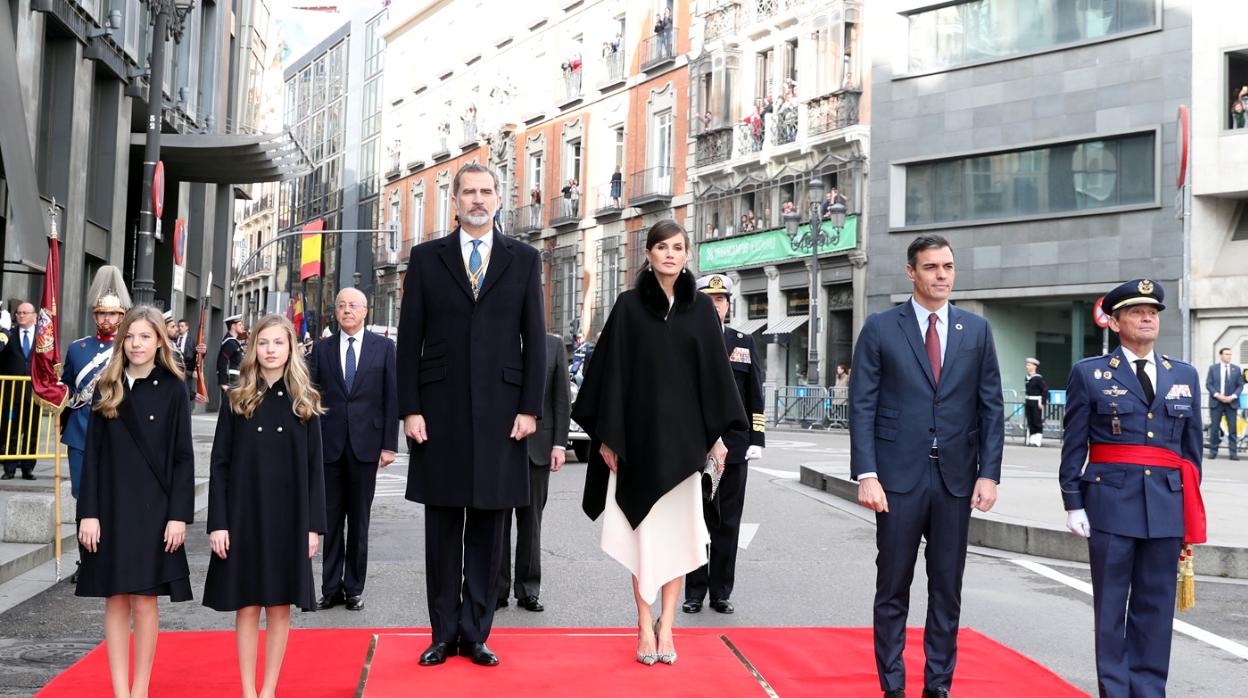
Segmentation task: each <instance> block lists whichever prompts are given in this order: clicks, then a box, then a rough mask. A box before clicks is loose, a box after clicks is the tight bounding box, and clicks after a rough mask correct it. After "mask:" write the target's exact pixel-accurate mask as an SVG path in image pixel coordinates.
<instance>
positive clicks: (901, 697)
mask: <svg viewBox="0 0 1248 698" xmlns="http://www.w3.org/2000/svg"><path fill="white" fill-rule="evenodd" d="M884 698H906V689H904V688H894V689H893V690H891V691H884Z"/></svg>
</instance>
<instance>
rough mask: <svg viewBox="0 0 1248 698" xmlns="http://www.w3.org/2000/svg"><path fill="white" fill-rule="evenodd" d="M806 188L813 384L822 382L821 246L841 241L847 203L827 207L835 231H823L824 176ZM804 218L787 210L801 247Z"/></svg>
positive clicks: (786, 217) (809, 368)
mask: <svg viewBox="0 0 1248 698" xmlns="http://www.w3.org/2000/svg"><path fill="white" fill-rule="evenodd" d="M806 188H807V191H808V195H809V197H810V203H809V214H810V224H809V225H810V232H809V233H807V236H808V240H807V242H809V243H810V260H809V261H808V262H807V263H806V264H807V267H808V268H809V270H810V299H809V300H808V302H807V308H808V311H809V314H810V316H809V318H808V319H807V335H808V337H809V340H808V341H807V342H806V349H807V352H806V382H807V383H808V384H810V385H819V343H818V339H819V249H820V248H821V247H822V246H823V245H825V244H828V245H836V244H837V243H839V242H840V241H841V230H842V229H843V228H844V227H845V204H842V203H841V202H839V201H836V202H833V204H832V205H831V206H830V207H828V218H829V222H830V223H831V224H832V231H831V232H830V233H824V232H823V190H824V184H823V180H822V179H820V178H818V177H814V178H812V179H811V180H810V182H808V183H807V184H806ZM801 220H802V215H801V214H800V213H798V212H797V210H796V209H794V210H792V211H789V212H787V213H785V214H784V227H785V232H787V233H788V235H789V240H791V241H792V242H793V245H794V247H799V246H800V245H801V244H802V242H803V241H802V240H801V236H800V234H799V233H798V227H799V226H800V225H801Z"/></svg>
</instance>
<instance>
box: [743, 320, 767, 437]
mask: <svg viewBox="0 0 1248 698" xmlns="http://www.w3.org/2000/svg"><path fill="white" fill-rule="evenodd" d="M746 339H747V340H748V341H749V344H750V379H749V381H748V385H746V405H745V410H746V411H747V412H749V413H750V414H749V418H750V445H751V446H758V447H759V448H762V447H763V446H765V445H767V444H766V434H767V421H766V416H765V415H766V411H767V406H766V403H765V402H764V400H763V366H762V362H761V361H759V357H758V347H757V346H756V345H755V344H754V338H753V337H750V336H749V335H746Z"/></svg>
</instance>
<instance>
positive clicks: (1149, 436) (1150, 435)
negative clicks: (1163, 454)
mask: <svg viewBox="0 0 1248 698" xmlns="http://www.w3.org/2000/svg"><path fill="white" fill-rule="evenodd" d="M1148 438H1150V439H1151V438H1153V432H1151V431H1150V432H1148Z"/></svg>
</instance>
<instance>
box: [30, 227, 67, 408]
mask: <svg viewBox="0 0 1248 698" xmlns="http://www.w3.org/2000/svg"><path fill="white" fill-rule="evenodd" d="M60 295H61V255H60V253H59V251H58V249H57V239H56V221H53V222H52V234H51V235H49V236H48V266H47V271H46V272H45V273H44V275H43V295H42V296H41V297H40V300H39V319H38V321H37V322H36V323H35V349H34V357H33V358H31V360H30V383H31V387H32V388H33V389H34V391H35V398H36V399H38V401H39V402H40V403H41V404H42V405H44V407H46V408H48V409H52V410H55V411H58V412H59V411H60V410H61V409H62V408H64V407H65V400H66V398H67V397H68V396H69V388H67V387H66V386H65V384H64V383H61V318H60V314H59V310H58V308H57V298H59V297H60Z"/></svg>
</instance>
